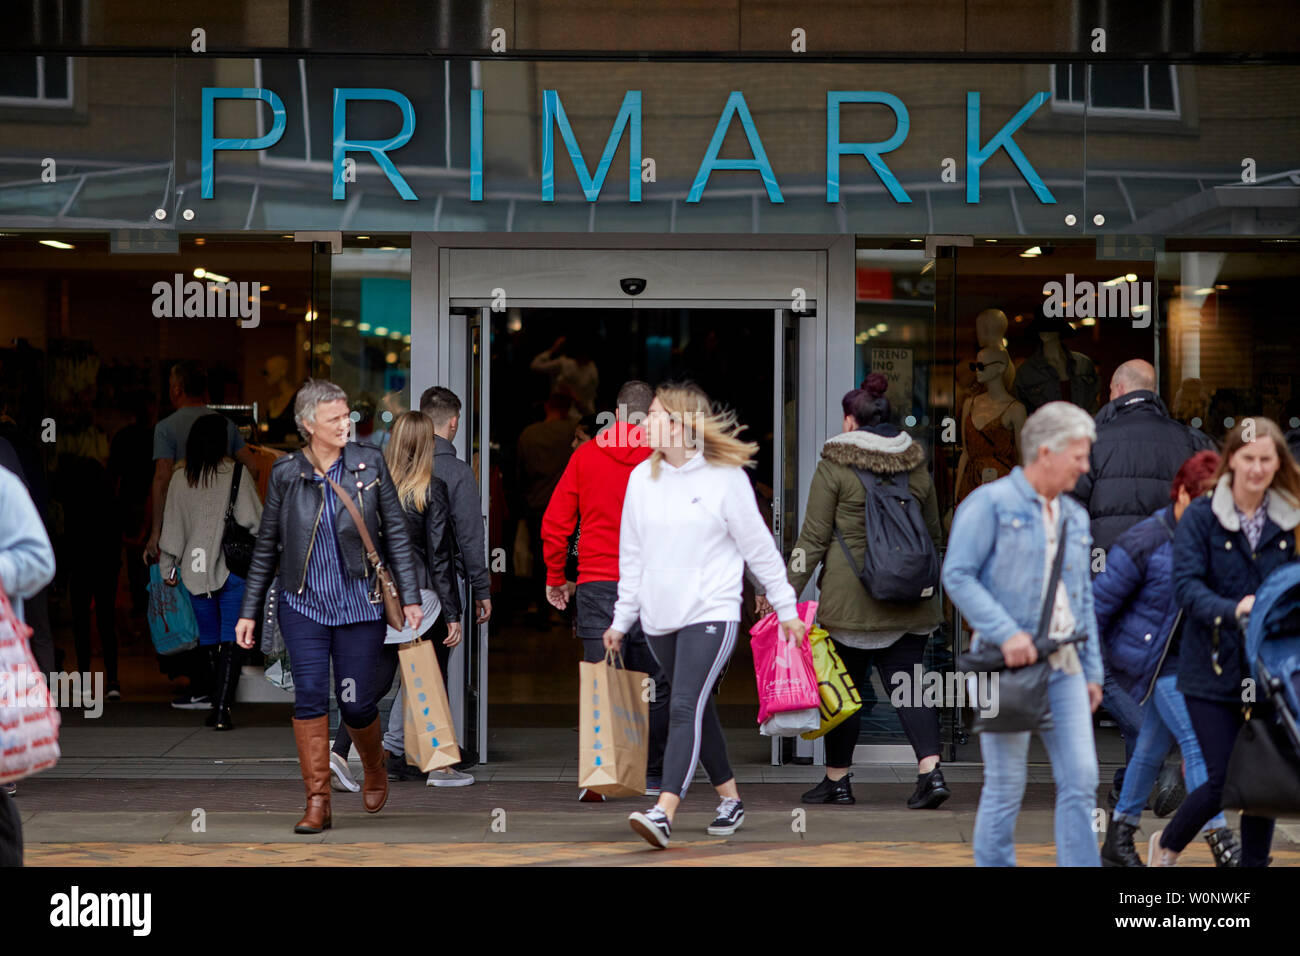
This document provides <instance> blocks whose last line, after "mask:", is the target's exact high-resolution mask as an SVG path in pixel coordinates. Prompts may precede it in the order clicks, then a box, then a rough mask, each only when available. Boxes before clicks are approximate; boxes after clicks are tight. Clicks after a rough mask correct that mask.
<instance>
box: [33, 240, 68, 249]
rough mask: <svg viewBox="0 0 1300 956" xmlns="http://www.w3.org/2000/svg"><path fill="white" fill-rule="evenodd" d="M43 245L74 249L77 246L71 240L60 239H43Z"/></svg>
mask: <svg viewBox="0 0 1300 956" xmlns="http://www.w3.org/2000/svg"><path fill="white" fill-rule="evenodd" d="M41 245H43V246H49V247H50V248H51V249H73V248H76V247H75V246H73V245H72V243H70V242H60V241H59V240H58V239H42V240H41Z"/></svg>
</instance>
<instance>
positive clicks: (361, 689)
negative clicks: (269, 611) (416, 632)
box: [280, 601, 396, 728]
mask: <svg viewBox="0 0 1300 956" xmlns="http://www.w3.org/2000/svg"><path fill="white" fill-rule="evenodd" d="M280 633H281V634H282V635H283V636H284V646H285V649H286V650H288V652H289V658H290V660H292V661H293V695H294V700H293V715H294V716H295V717H296V718H298V719H299V720H311V719H313V718H315V717H325V716H327V715H328V714H329V703H330V679H329V678H330V662H331V661H333V662H334V696H335V698H336V699H337V700H338V702H339V712H340V713H341V714H342V716H343V722H344V723H346V724H347V725H348V726H349V727H357V728H361V727H366V726H369V725H370V724H371V723H373V722H374V720H375V719H376V718H377V717H378V716H379V707H378V706H377V702H378V700H379V698H381V697H383V696H384V694H386V693H387V692H388V686H385V687H382V688H380V687H378V686H377V684H378V683H379V682H378V679H377V678H378V676H379V663H380V657H381V655H383V653H384V635H385V634H386V633H387V627H386V626H385V624H384V622H383V621H382V620H378V621H362V622H360V623H359V624H342V625H339V626H338V627H329V626H328V625H325V624H320V623H318V622H316V621H313V620H312V619H311V618H309V617H307V616H306V615H304V614H300V613H299V612H298V611H295V610H294V609H293V607H291V606H290V604H289V602H288V601H284V602H281V604H280ZM394 657H396V654H394ZM392 682H393V672H391V671H390V672H389V675H388V685H389V686H391V685H392Z"/></svg>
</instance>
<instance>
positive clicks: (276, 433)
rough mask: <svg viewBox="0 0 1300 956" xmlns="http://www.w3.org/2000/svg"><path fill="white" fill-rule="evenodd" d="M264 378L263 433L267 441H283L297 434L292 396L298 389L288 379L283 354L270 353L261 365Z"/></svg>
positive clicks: (286, 361) (285, 360)
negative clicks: (265, 396)
mask: <svg viewBox="0 0 1300 956" xmlns="http://www.w3.org/2000/svg"><path fill="white" fill-rule="evenodd" d="M262 375H263V377H264V378H265V379H266V390H267V400H266V420H267V430H266V431H265V432H264V433H263V434H264V435H265V438H266V441H268V442H275V443H279V442H284V441H287V440H288V438H289V437H290V436H291V435H292V436H296V435H297V434H298V430H297V426H296V425H295V424H294V422H293V397H294V396H295V395H297V394H298V390H297V389H296V388H294V387H293V385H292V383H290V381H289V360H288V359H287V358H285V357H284V356H283V355H272V356H271V357H270V358H268V359H267V360H266V364H265V365H263V366H262Z"/></svg>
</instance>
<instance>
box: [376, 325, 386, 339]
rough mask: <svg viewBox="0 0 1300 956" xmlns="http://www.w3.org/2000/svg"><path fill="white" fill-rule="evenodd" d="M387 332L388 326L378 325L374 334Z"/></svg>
mask: <svg viewBox="0 0 1300 956" xmlns="http://www.w3.org/2000/svg"><path fill="white" fill-rule="evenodd" d="M387 334H388V326H386V325H380V326H376V327H375V335H379V336H385V335H387Z"/></svg>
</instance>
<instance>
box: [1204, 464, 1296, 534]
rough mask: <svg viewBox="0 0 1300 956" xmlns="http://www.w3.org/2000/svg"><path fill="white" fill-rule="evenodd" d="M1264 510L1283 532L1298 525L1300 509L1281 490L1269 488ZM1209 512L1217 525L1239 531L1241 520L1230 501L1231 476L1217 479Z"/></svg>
mask: <svg viewBox="0 0 1300 956" xmlns="http://www.w3.org/2000/svg"><path fill="white" fill-rule="evenodd" d="M1264 509H1265V511H1266V512H1267V514H1268V516H1269V518H1270V519H1271V520H1272V522H1273V523H1274V524H1275V525H1277V526H1278V527H1279V528H1281V529H1282V530H1283V531H1291V530H1293V529H1294V528H1295V527H1296V526H1297V525H1300V507H1297V506H1296V503H1295V502H1294V501H1293V500H1292V499H1291V496H1290V495H1288V494H1287V493H1286V492H1285V491H1283V490H1282V489H1281V488H1269V490H1268V499H1267V502H1266V504H1265V506H1264ZM1210 510H1211V511H1213V512H1214V516H1215V517H1216V518H1218V519H1219V524H1221V525H1223V527H1224V528H1226V529H1227V530H1228V531H1240V530H1241V520H1240V519H1239V518H1238V517H1237V508H1236V504H1235V503H1234V502H1233V500H1232V476H1231V475H1223V476H1221V477H1220V478H1219V483H1218V484H1217V485H1216V486H1215V488H1214V493H1213V495H1212V496H1211V498H1210Z"/></svg>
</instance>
